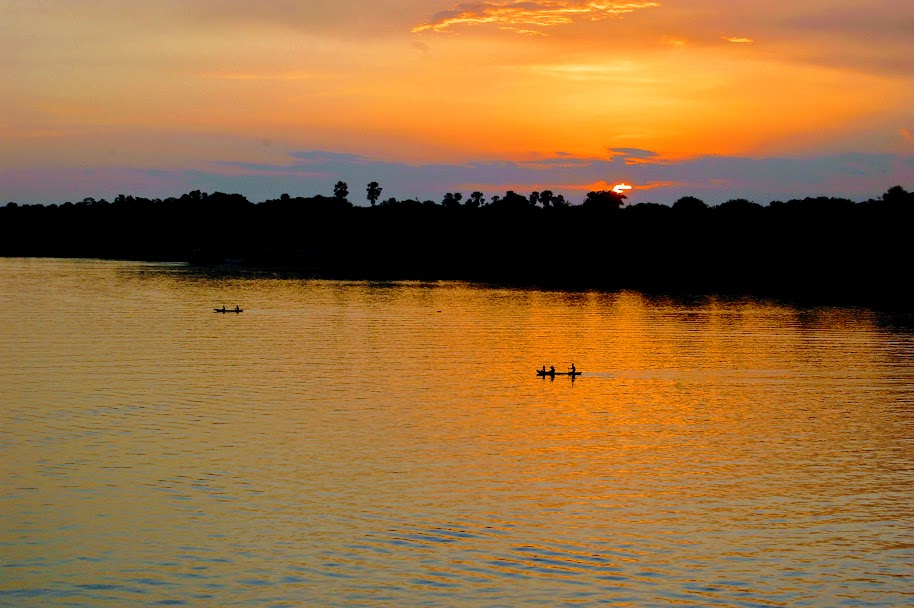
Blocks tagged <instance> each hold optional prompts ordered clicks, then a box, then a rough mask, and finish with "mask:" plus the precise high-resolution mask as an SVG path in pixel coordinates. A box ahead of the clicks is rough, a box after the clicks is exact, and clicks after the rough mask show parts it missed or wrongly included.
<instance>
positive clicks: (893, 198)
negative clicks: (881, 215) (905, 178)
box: [882, 186, 908, 203]
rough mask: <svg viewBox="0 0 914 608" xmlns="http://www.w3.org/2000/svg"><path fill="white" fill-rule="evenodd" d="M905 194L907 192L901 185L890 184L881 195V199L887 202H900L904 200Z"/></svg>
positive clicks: (906, 194)
mask: <svg viewBox="0 0 914 608" xmlns="http://www.w3.org/2000/svg"><path fill="white" fill-rule="evenodd" d="M907 196H908V192H907V191H906V190H905V189H904V188H902V187H901V186H892V187H891V188H889V189H888V190H887V191H886V193H885V194H883V195H882V200H883V201H885V202H887V203H895V202H898V203H900V202H902V201H904V200H905V198H907Z"/></svg>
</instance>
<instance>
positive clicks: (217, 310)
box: [213, 308, 244, 312]
mask: <svg viewBox="0 0 914 608" xmlns="http://www.w3.org/2000/svg"><path fill="white" fill-rule="evenodd" d="M213 312H244V309H242V308H239V309H238V310H235V309H234V308H214V309H213Z"/></svg>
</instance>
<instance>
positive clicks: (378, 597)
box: [0, 258, 914, 608]
mask: <svg viewBox="0 0 914 608" xmlns="http://www.w3.org/2000/svg"><path fill="white" fill-rule="evenodd" d="M0 302H2V303H3V304H2V306H3V310H2V314H0V340H2V344H3V346H2V347H0V605H2V606H17V607H20V606H27V607H30V606H36V607H37V606H92V607H96V606H162V605H178V606H181V605H185V606H257V607H260V606H263V607H271V608H279V607H284V606H493V607H494V606H512V607H513V606H565V605H567V606H572V605H573V606H670V605H673V606H792V607H793V606H840V605H844V606H902V605H911V604H914V566H912V564H914V498H912V496H914V494H912V488H914V322H912V320H911V318H910V317H905V316H898V315H889V314H885V313H879V312H874V311H870V310H867V309H862V308H861V309H854V308H802V309H801V308H794V307H791V306H789V305H786V304H779V303H777V302H770V301H760V300H753V299H739V298H732V299H724V298H714V297H695V298H689V299H683V298H680V299H674V298H663V297H647V296H644V295H641V294H638V293H633V292H621V293H599V292H585V293H568V292H550V291H537V290H532V289H527V290H525V289H508V288H499V287H491V286H480V285H473V284H466V283H450V282H442V283H425V282H422V283H420V282H415V283H413V282H396V283H371V282H334V281H321V280H316V279H302V278H296V277H291V276H283V275H277V274H271V273H265V272H255V271H249V270H242V269H236V270H227V271H221V270H212V269H209V270H205V269H203V270H201V269H194V268H190V267H187V266H184V265H176V264H149V263H136V262H111V261H98V260H49V259H3V258H0ZM236 304H237V305H239V306H240V307H241V308H242V309H243V310H244V312H242V313H240V314H221V313H214V312H213V308H214V307H221V306H222V305H225V306H227V307H229V308H232V307H234V306H235V305H236ZM572 363H574V364H575V366H576V368H577V369H578V370H580V371H583V372H584V373H583V374H582V375H581V376H580V377H578V378H576V379H574V380H572V379H570V378H568V377H556V378H554V379H550V378H540V377H537V376H536V374H535V369H536V368H540V367H542V366H543V365H546V366H550V365H554V366H555V367H556V369H557V370H559V371H564V370H566V369H567V368H568V366H570V365H571V364H572Z"/></svg>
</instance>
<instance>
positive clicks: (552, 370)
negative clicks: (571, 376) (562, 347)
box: [549, 365, 555, 374]
mask: <svg viewBox="0 0 914 608" xmlns="http://www.w3.org/2000/svg"><path fill="white" fill-rule="evenodd" d="M549 373H550V374H555V366H554V365H550V366H549Z"/></svg>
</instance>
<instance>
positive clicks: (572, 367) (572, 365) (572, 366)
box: [571, 363, 577, 374]
mask: <svg viewBox="0 0 914 608" xmlns="http://www.w3.org/2000/svg"><path fill="white" fill-rule="evenodd" d="M575 371H577V370H575V369H574V363H572V364H571V373H572V374H574V373H575Z"/></svg>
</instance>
